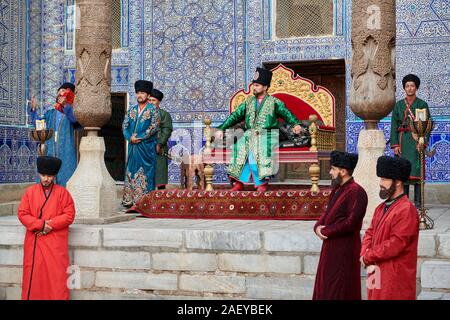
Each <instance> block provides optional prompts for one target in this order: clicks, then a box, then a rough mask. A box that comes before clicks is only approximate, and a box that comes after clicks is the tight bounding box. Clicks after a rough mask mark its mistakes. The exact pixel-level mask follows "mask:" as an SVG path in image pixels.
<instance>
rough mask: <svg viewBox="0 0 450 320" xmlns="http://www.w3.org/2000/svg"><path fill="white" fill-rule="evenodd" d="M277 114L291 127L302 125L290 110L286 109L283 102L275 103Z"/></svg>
mask: <svg viewBox="0 0 450 320" xmlns="http://www.w3.org/2000/svg"><path fill="white" fill-rule="evenodd" d="M275 114H276V115H277V116H278V117H279V118H282V119H283V120H284V121H286V122H287V123H288V124H289V125H291V126H293V125H296V124H299V123H300V121H298V119H297V117H296V116H294V114H293V113H292V112H291V111H290V110H289V109H288V108H286V106H285V104H284V102H283V101H281V100H277V101H276V103H275Z"/></svg>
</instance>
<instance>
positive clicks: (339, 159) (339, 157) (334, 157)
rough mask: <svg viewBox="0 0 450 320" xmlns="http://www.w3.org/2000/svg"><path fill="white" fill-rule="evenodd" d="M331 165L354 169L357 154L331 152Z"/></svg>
mask: <svg viewBox="0 0 450 320" xmlns="http://www.w3.org/2000/svg"><path fill="white" fill-rule="evenodd" d="M330 157H331V165H332V166H334V167H338V168H344V169H348V170H354V169H355V167H356V164H357V163H358V155H357V154H355V153H348V152H342V151H337V150H335V151H333V152H331V155H330Z"/></svg>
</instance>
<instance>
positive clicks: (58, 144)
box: [30, 82, 81, 187]
mask: <svg viewBox="0 0 450 320" xmlns="http://www.w3.org/2000/svg"><path fill="white" fill-rule="evenodd" d="M67 90H70V91H71V94H72V95H73V94H74V93H75V86H74V85H73V84H72V83H70V82H66V83H64V84H63V85H62V86H61V87H59V89H58V94H57V98H56V100H57V103H56V104H55V106H54V108H52V109H49V110H47V111H46V112H45V114H44V116H43V117H39V118H41V119H44V120H45V125H46V128H47V129H52V130H53V136H52V137H51V138H50V139H49V140H47V141H46V142H45V144H46V146H47V155H48V156H53V157H57V158H59V159H61V161H62V166H61V169H60V170H59V172H58V175H57V176H56V181H55V182H56V183H57V184H59V185H60V186H63V187H65V186H66V184H67V181H69V179H70V178H71V177H72V175H73V173H74V172H75V169H76V168H77V150H76V144H75V130H78V129H80V128H81V125H80V124H79V123H78V121H77V119H76V117H75V115H74V113H73V106H72V105H71V103H72V101H68V98H67V96H66V95H65V93H66V91H67ZM33 100H34V99H33ZM30 114H31V119H32V123H33V124H34V123H35V120H36V119H37V118H38V115H37V110H36V108H35V106H34V103H32V105H31V110H30Z"/></svg>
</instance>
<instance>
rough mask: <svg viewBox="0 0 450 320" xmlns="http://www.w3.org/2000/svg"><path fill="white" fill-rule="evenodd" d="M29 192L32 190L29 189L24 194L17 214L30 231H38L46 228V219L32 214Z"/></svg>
mask: <svg viewBox="0 0 450 320" xmlns="http://www.w3.org/2000/svg"><path fill="white" fill-rule="evenodd" d="M29 194H30V192H29V191H28V190H27V191H26V192H25V194H24V195H23V197H22V200H21V201H20V204H19V209H18V213H17V216H18V218H19V220H20V222H21V223H22V224H23V225H24V226H25V228H27V230H28V231H31V232H36V231H40V230H42V229H43V228H44V220H41V219H38V218H37V217H35V216H33V215H32V214H31V208H30V198H29Z"/></svg>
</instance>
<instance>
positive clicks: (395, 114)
mask: <svg viewBox="0 0 450 320" xmlns="http://www.w3.org/2000/svg"><path fill="white" fill-rule="evenodd" d="M416 109H426V112H427V118H428V119H429V118H430V117H431V116H430V110H429V108H428V104H427V103H426V102H425V101H423V100H421V99H419V98H416V100H414V102H413V103H412V105H411V106H410V110H411V113H412V115H413V116H414V117H415V116H416ZM409 115H410V113H409V111H408V110H407V107H406V103H405V100H404V99H402V100H400V101H398V102H397V103H396V104H395V106H394V110H393V111H392V117H391V137H390V139H391V141H390V143H391V148H395V147H398V146H400V151H401V157H402V158H406V159H408V160H409V161H410V162H411V174H410V179H414V180H417V179H420V154H419V152H418V151H417V149H416V146H417V143H416V141H415V140H414V139H413V137H412V133H411V131H408V130H409V123H410V118H409ZM402 127H403V128H404V129H405V128H406V131H404V130H402V129H400V128H402ZM429 138H430V136H429V135H428V136H427V137H426V140H425V143H428V141H429Z"/></svg>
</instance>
